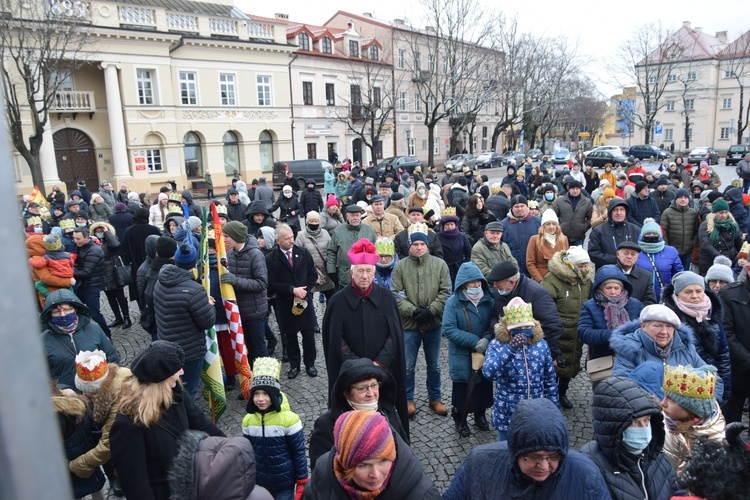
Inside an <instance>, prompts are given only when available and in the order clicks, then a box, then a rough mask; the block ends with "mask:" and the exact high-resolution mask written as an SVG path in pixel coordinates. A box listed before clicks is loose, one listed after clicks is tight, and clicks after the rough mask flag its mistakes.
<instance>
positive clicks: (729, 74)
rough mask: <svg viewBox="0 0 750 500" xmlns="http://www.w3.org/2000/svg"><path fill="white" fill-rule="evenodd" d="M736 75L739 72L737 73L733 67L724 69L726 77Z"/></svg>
mask: <svg viewBox="0 0 750 500" xmlns="http://www.w3.org/2000/svg"><path fill="white" fill-rule="evenodd" d="M736 76H737V73H735V72H734V71H732V70H731V69H725V70H724V78H734V77H736Z"/></svg>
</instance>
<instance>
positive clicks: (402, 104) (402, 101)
mask: <svg viewBox="0 0 750 500" xmlns="http://www.w3.org/2000/svg"><path fill="white" fill-rule="evenodd" d="M407 102H408V98H407V97H406V92H401V95H400V96H399V98H398V110H399V111H408V109H407Z"/></svg>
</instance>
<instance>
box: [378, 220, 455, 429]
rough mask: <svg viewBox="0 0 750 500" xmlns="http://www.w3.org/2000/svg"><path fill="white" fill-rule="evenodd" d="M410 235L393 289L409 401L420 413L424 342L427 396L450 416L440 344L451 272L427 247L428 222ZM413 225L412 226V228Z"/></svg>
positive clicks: (410, 408)
mask: <svg viewBox="0 0 750 500" xmlns="http://www.w3.org/2000/svg"><path fill="white" fill-rule="evenodd" d="M411 228H416V229H415V230H414V231H412V232H411V233H410V234H409V257H408V258H406V259H403V260H400V261H398V263H397V264H396V267H395V269H394V270H393V277H392V280H391V291H393V293H394V294H395V295H396V301H397V302H398V309H399V311H400V312H401V320H402V321H403V324H404V346H405V352H406V400H407V407H408V411H409V416H410V417H411V416H412V415H414V414H415V413H416V412H417V408H416V405H415V404H414V369H415V367H416V364H417V354H418V353H419V347H420V345H422V346H424V357H425V361H426V363H427V396H428V401H429V402H430V408H432V410H433V411H434V412H435V413H437V414H438V415H442V416H445V415H448V409H447V408H446V407H445V404H443V401H442V398H441V394H440V390H441V384H440V359H439V358H440V343H441V340H442V330H441V325H442V319H443V309H445V302H446V301H447V300H448V295H450V288H451V282H450V273H449V272H448V265H447V264H446V263H445V261H444V260H442V259H440V258H437V257H433V256H431V255H430V254H429V252H428V250H427V243H428V238H427V233H426V232H423V231H422V230H421V229H426V228H427V226H426V225H424V224H415V225H412V226H411ZM411 228H410V229H411Z"/></svg>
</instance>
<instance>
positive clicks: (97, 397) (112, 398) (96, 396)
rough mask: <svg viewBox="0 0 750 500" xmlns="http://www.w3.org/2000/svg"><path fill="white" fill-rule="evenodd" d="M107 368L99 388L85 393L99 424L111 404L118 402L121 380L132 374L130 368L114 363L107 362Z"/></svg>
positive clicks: (95, 419) (105, 416) (106, 415)
mask: <svg viewBox="0 0 750 500" xmlns="http://www.w3.org/2000/svg"><path fill="white" fill-rule="evenodd" d="M107 369H108V370H109V372H108V373H107V377H106V378H105V379H104V382H102V384H101V385H100V386H99V390H97V391H96V392H95V393H90V394H87V396H88V398H89V400H91V404H92V411H93V413H94V421H95V422H96V423H97V424H99V425H100V426H102V425H104V423H105V422H106V421H107V417H108V416H109V414H110V410H111V409H112V406H113V405H116V404H117V403H118V402H119V400H120V387H121V386H122V383H123V381H124V380H125V379H126V378H128V377H130V376H131V375H132V373H131V372H130V369H128V368H125V367H124V366H118V365H117V364H115V363H109V364H108V365H107Z"/></svg>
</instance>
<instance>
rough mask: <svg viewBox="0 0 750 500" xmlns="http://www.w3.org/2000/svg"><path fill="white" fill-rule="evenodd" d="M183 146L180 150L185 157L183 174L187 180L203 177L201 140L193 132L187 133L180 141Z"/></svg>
mask: <svg viewBox="0 0 750 500" xmlns="http://www.w3.org/2000/svg"><path fill="white" fill-rule="evenodd" d="M182 143H183V144H184V145H185V146H184V147H183V148H182V150H183V153H184V155H185V172H186V173H187V176H188V179H189V178H196V177H203V151H202V148H201V139H200V137H198V134H196V133H195V132H188V133H187V134H185V137H183V139H182Z"/></svg>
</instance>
